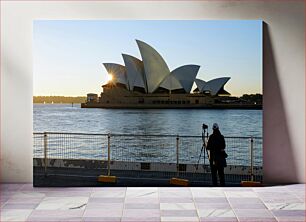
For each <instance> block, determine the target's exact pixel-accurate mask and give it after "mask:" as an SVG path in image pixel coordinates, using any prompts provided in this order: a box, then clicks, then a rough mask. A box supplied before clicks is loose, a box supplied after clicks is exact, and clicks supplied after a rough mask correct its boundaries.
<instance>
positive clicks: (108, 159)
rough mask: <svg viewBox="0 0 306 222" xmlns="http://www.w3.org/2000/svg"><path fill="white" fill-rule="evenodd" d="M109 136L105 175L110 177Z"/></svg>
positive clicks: (108, 138) (108, 137)
mask: <svg viewBox="0 0 306 222" xmlns="http://www.w3.org/2000/svg"><path fill="white" fill-rule="evenodd" d="M110 152H111V151H110V134H108V136H107V175H108V176H110Z"/></svg>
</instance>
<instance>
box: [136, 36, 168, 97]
mask: <svg viewBox="0 0 306 222" xmlns="http://www.w3.org/2000/svg"><path fill="white" fill-rule="evenodd" d="M136 42H137V45H138V48H139V51H140V54H141V57H142V61H143V64H144V70H145V76H146V81H147V87H148V92H149V93H153V92H154V91H155V90H156V89H157V88H158V87H159V85H160V84H161V83H162V81H163V80H164V79H165V77H166V76H168V75H169V74H170V70H169V68H168V66H167V64H166V62H165V60H164V59H163V58H162V56H161V55H160V54H159V53H158V52H157V51H156V50H155V49H154V48H152V47H151V46H150V45H148V44H147V43H145V42H142V41H139V40H136Z"/></svg>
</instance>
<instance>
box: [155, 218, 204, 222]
mask: <svg viewBox="0 0 306 222" xmlns="http://www.w3.org/2000/svg"><path fill="white" fill-rule="evenodd" d="M161 222H199V218H198V217H161Z"/></svg>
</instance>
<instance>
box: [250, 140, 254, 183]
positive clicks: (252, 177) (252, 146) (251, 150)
mask: <svg viewBox="0 0 306 222" xmlns="http://www.w3.org/2000/svg"><path fill="white" fill-rule="evenodd" d="M253 149H254V138H253V136H252V137H251V147H250V152H251V153H250V156H251V181H254V169H253V165H254V163H253V161H254V160H253V159H254V150H253Z"/></svg>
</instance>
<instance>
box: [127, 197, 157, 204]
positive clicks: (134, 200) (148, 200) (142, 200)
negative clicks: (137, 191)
mask: <svg viewBox="0 0 306 222" xmlns="http://www.w3.org/2000/svg"><path fill="white" fill-rule="evenodd" d="M124 202H125V203H126V204H127V203H144V204H147V203H155V204H158V203H159V200H158V198H145V197H133V198H131V197H130V198H126V199H125V201H124Z"/></svg>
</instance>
